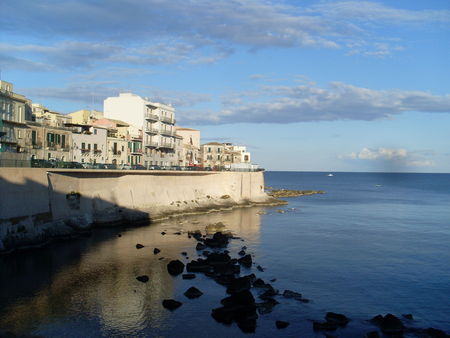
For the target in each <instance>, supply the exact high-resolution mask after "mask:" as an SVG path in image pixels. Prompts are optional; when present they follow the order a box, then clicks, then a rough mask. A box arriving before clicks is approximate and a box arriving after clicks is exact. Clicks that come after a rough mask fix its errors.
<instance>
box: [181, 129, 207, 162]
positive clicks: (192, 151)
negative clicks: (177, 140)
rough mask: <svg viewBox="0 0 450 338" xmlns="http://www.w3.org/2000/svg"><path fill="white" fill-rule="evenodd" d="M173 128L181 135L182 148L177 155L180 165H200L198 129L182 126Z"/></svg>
mask: <svg viewBox="0 0 450 338" xmlns="http://www.w3.org/2000/svg"><path fill="white" fill-rule="evenodd" d="M175 128H176V133H177V135H179V136H181V137H182V149H181V154H180V156H179V163H180V165H181V166H198V165H200V164H201V160H200V130H197V129H191V128H182V127H175Z"/></svg>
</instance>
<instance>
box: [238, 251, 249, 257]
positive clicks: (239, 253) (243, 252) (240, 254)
mask: <svg viewBox="0 0 450 338" xmlns="http://www.w3.org/2000/svg"><path fill="white" fill-rule="evenodd" d="M246 254H247V253H246V252H245V251H244V250H241V251H239V252H238V255H239V256H245V255H246Z"/></svg>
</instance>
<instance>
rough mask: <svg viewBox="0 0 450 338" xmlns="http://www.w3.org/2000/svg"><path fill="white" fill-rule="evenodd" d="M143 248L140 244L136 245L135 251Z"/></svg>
mask: <svg viewBox="0 0 450 338" xmlns="http://www.w3.org/2000/svg"><path fill="white" fill-rule="evenodd" d="M143 247H144V246H143V245H142V244H139V243H138V244H136V249H142V248H143Z"/></svg>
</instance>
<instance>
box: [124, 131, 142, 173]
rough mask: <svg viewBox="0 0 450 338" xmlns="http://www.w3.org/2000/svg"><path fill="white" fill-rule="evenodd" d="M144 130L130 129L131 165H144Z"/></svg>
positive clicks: (129, 152) (129, 156)
mask: <svg viewBox="0 0 450 338" xmlns="http://www.w3.org/2000/svg"><path fill="white" fill-rule="evenodd" d="M143 154H144V152H143V148H142V129H139V128H136V127H134V126H129V127H128V161H127V163H128V164H129V165H143V164H144V162H143V158H144V156H143Z"/></svg>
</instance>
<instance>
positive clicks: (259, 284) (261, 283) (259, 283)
mask: <svg viewBox="0 0 450 338" xmlns="http://www.w3.org/2000/svg"><path fill="white" fill-rule="evenodd" d="M266 285H267V284H266V283H264V281H263V280H262V279H261V278H258V279H257V280H255V281H254V282H253V286H254V287H255V288H264V287H266Z"/></svg>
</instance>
